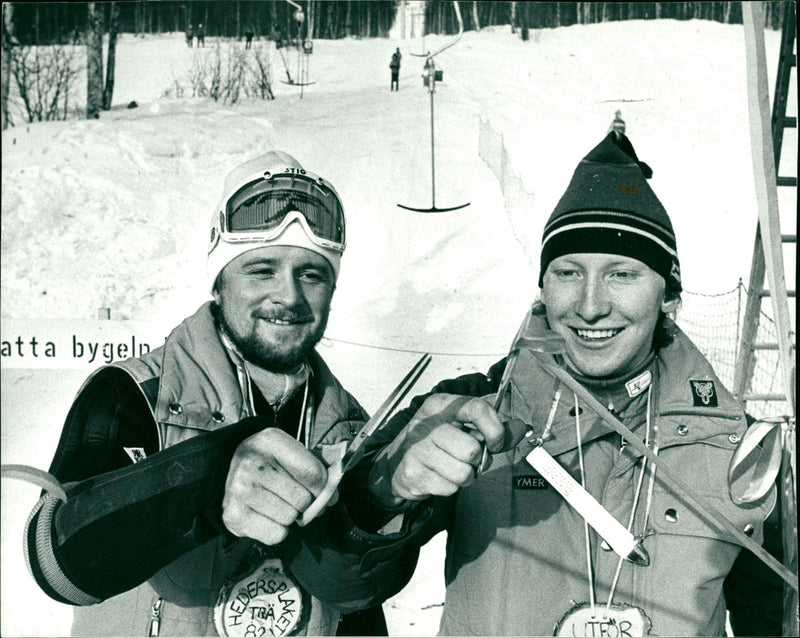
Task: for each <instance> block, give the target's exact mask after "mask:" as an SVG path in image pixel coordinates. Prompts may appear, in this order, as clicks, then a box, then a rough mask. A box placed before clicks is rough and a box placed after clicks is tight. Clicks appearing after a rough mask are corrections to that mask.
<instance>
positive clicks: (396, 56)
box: [389, 47, 403, 91]
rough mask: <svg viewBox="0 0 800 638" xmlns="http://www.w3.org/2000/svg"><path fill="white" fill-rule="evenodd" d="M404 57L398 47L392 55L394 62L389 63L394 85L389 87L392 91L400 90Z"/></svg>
mask: <svg viewBox="0 0 800 638" xmlns="http://www.w3.org/2000/svg"><path fill="white" fill-rule="evenodd" d="M402 57H403V55H402V54H401V53H400V47H397V50H395V52H394V53H392V61H391V62H390V63H389V68H390V69H391V70H392V83H391V84H390V85H389V90H390V91H399V90H400V58H402Z"/></svg>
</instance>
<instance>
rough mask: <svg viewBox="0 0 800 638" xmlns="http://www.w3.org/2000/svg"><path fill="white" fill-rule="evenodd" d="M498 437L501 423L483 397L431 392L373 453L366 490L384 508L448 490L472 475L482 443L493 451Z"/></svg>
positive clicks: (499, 446) (500, 437) (500, 438)
mask: <svg viewBox="0 0 800 638" xmlns="http://www.w3.org/2000/svg"><path fill="white" fill-rule="evenodd" d="M467 430H471V432H470V431H467ZM477 433H480V438H482V439H483V440H484V443H482V442H481V441H480V440H478V438H476V434H477ZM503 439H504V428H503V424H502V423H501V421H500V418H499V417H498V416H497V412H495V410H494V408H493V407H492V406H491V405H490V404H489V403H488V402H487V401H485V400H484V399H479V398H470V397H463V396H456V395H450V394H433V395H431V396H430V397H428V398H427V399H426V400H425V403H423V404H422V406H421V407H420V409H419V410H418V411H417V413H416V414H415V415H414V417H413V418H412V419H411V421H409V423H408V425H406V426H405V428H403V430H402V431H401V432H400V434H398V435H397V437H396V438H395V439H394V440H393V441H392V443H390V444H389V445H388V446H387V447H386V448H385V449H384V450H383V451H382V452H380V453H379V454H378V455H377V457H376V460H375V463H374V465H373V468H372V470H371V472H370V475H369V489H370V491H371V492H372V493H373V495H374V496H375V497H376V498H377V499H378V501H379V502H380V503H382V504H383V505H385V506H387V507H392V506H396V505H399V504H400V503H402V502H403V501H416V500H420V499H423V498H426V497H428V496H433V495H442V496H447V495H450V494H453V493H455V492H456V491H457V490H458V489H459V488H461V487H464V486H466V485H469V484H470V483H471V482H472V481H473V480H474V479H475V469H476V467H477V466H478V464H479V463H480V461H481V456H482V454H483V444H485V445H486V447H487V448H488V450H489V451H490V452H498V451H500V450H501V449H502V447H503Z"/></svg>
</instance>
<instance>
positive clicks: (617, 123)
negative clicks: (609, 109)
mask: <svg viewBox="0 0 800 638" xmlns="http://www.w3.org/2000/svg"><path fill="white" fill-rule="evenodd" d="M611 131H614V133H616V136H617V139H618V140H619V139H620V138H621V137H622V136H623V135H624V134H625V120H623V119H622V112H621V111H615V112H614V120H613V121H612V122H611V126H610V127H609V128H608V132H609V133H610V132H611Z"/></svg>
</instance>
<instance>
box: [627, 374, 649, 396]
mask: <svg viewBox="0 0 800 638" xmlns="http://www.w3.org/2000/svg"><path fill="white" fill-rule="evenodd" d="M652 380H653V375H652V374H651V373H650V370H645V371H644V372H642V374H640V375H639V376H638V377H636V378H634V379H631V380H630V381H628V382H627V383H626V384H625V389H626V390H627V391H628V396H629V397H631V398H633V397H636V396H639V395H640V394H641V393H642V392H644V391H645V390H647V388H648V387H650V383H651V382H652Z"/></svg>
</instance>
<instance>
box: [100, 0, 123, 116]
mask: <svg viewBox="0 0 800 638" xmlns="http://www.w3.org/2000/svg"><path fill="white" fill-rule="evenodd" d="M118 30H119V7H118V6H117V3H116V2H112V3H111V19H110V20H109V26H108V58H107V61H106V86H105V88H104V89H103V110H104V111H108V110H110V109H111V100H112V98H113V97H114V68H115V66H116V53H117V31H118ZM101 42H102V40H101Z"/></svg>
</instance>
